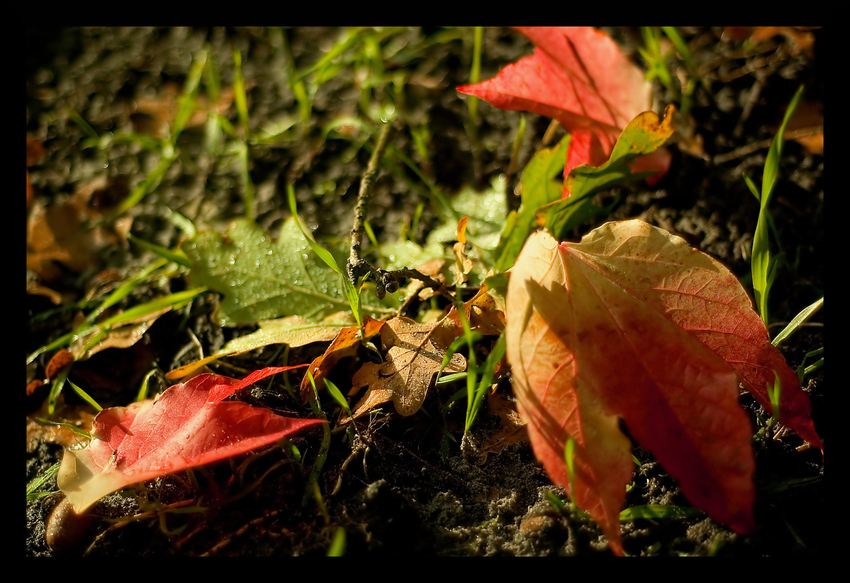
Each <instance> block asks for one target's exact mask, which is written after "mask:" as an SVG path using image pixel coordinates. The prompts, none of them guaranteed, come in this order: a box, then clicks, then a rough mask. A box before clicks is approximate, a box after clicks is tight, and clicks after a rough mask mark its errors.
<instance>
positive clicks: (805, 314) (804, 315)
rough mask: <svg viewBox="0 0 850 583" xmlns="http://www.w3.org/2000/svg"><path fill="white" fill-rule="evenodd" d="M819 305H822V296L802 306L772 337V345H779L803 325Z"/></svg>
mask: <svg viewBox="0 0 850 583" xmlns="http://www.w3.org/2000/svg"><path fill="white" fill-rule="evenodd" d="M821 306H823V298H821V299H819V300H817V301H816V302H814V303H812V304H811V305H809V306H808V307H806V308H803V309H802V310H801V311H800V313H799V314H797V315H796V316H794V318H793V319H792V320H791V321H790V322H788V325H787V326H785V328H783V329H782V332H780V333H779V334H777V335H776V338H774V339H773V342H771V344H773V345H774V346H779V345H780V344H781V343H782V342H784V341H785V339H786V338H788V337H789V336H791V334H793V333H794V332H796V331H797V329H798V328H799V327H800V326H802V325H803V323H804V322H805V321H806V320H808V319H809V318H810V317H811V316H812V315H814V314H815V312H817V311H818V310H819V309H820V308H821Z"/></svg>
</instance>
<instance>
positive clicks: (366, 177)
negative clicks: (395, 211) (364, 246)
mask: <svg viewBox="0 0 850 583" xmlns="http://www.w3.org/2000/svg"><path fill="white" fill-rule="evenodd" d="M389 133H390V124H389V123H385V124H384V126H383V127H382V128H381V133H380V134H379V135H378V142H377V143H376V144H375V149H374V150H372V157H371V158H369V165H368V166H366V172H364V173H363V178H361V180H360V190H359V191H358V193H357V206H355V207H354V224H353V225H352V227H351V251H350V252H349V255H348V265H347V271H348V279H349V280H351V285H353V286H356V285H357V280H358V279H360V276H362V275H366V274H371V272H372V271H374V270H373V269H372V266H370V265H369V264H368V263H367V262H366V261H365V260H363V259H361V258H360V239H361V237H362V236H363V221H364V219H365V218H366V211H367V210H368V208H369V195H370V192H369V191H370V189H371V188H372V181H373V180H374V178H375V174H377V172H378V161H379V160H380V159H381V153H382V152H383V150H384V146H385V145H386V143H387V135H388V134H389ZM370 279H371V277H370Z"/></svg>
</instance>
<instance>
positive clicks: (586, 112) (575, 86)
mask: <svg viewBox="0 0 850 583" xmlns="http://www.w3.org/2000/svg"><path fill="white" fill-rule="evenodd" d="M515 29H516V30H517V31H519V32H520V33H522V34H523V35H525V36H526V37H528V39H529V40H531V41H532V42H533V43H534V44H535V45H536V47H535V49H534V53H533V54H532V55H530V56H527V57H523V58H522V59H520V60H519V61H517V62H516V63H513V64H511V65H508V66H507V67H505V68H504V69H502V70H501V71H499V73H498V74H497V75H496V76H495V77H493V78H492V79H490V80H488V81H483V82H481V83H476V84H474V85H464V86H461V87H458V88H457V90H458V91H460V92H461V93H466V94H469V95H474V96H476V97H480V98H481V99H484V100H485V101H487V102H489V103H490V104H492V105H494V106H496V107H498V108H500V109H507V110H522V111H531V112H534V113H539V114H541V115H545V116H547V117H551V118H554V119H556V120H558V121H559V122H560V124H561V125H562V126H563V127H564V129H565V130H567V131H568V132H571V134H572V137H571V139H570V147H569V150H568V151H567V162H566V166H565V169H564V176H565V177H566V176H567V175H568V174H569V172H570V170H572V169H573V168H575V167H577V166H581V165H582V164H590V165H592V166H600V165H602V164H604V163H605V162H607V161H608V156H609V155H610V154H611V150H612V149H613V147H614V144H615V143H616V142H617V137H618V136H619V135H620V132H621V131H622V130H623V128H625V127H626V125H627V124H628V123H629V121H631V120H632V119H634V118H635V117H636V116H637V115H638V114H640V113H642V112H644V111H647V110H649V109H651V106H652V98H651V86H650V84H649V83H648V82H647V81H646V80H645V79H644V75H643V72H642V71H641V70H640V69H639V68H638V67H637V66H635V65H634V64H633V63H632V62H631V61H629V60H628V59H627V58H626V57H625V56H624V55H623V54H622V52H620V49H619V47H617V45H616V43H615V42H614V41H613V40H612V39H611V38H610V37H608V36H607V35H606V34H605V33H604V32H602V31H599V30H596V29H594V28H593V27H515ZM670 159H671V156H670V153H669V152H668V151H667V150H665V149H661V150H658V151H656V152H655V153H653V154H651V155H650V156H646V157H642V158H638V159H637V160H636V161H635V162H634V163H633V165H632V171H633V172H647V171H651V170H655V171H657V172H658V173H657V174H656V175H654V176H652V177H651V180H650V182H651V183H654V182H656V181H658V180H660V179H661V177H662V176H663V175H664V174H665V173H666V172H667V169H668V168H669V166H670ZM566 195H568V192H567V191H566V190H565V196H566Z"/></svg>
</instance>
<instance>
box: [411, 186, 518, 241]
mask: <svg viewBox="0 0 850 583" xmlns="http://www.w3.org/2000/svg"><path fill="white" fill-rule="evenodd" d="M506 188H507V184H506V182H505V181H504V180H500V179H499V178H496V179H494V180H493V183H492V185H491V187H490V188H489V189H486V190H484V191H482V192H478V191H476V190H475V189H473V188H471V187H467V188H465V189H463V190H462V191H460V192H459V193H458V194H457V195H456V196H454V197H453V198H452V199H451V206H452V208H453V209H454V210H455V212H456V213H457V214H458V216H460V217H463V216H468V217H469V222H468V223H467V225H466V236H467V240H468V241H469V242H470V243H472V244H473V245H475V246H476V247H480V248H481V249H486V250H490V249H494V248H495V247H496V245H497V244H498V242H499V233H500V232H501V230H502V227H503V226H504V224H505V215H507V212H508V203H507V196H506ZM441 218H442V221H443V224H442V225H441V226H439V227H437V228H436V229H434V230H433V231H431V233H429V235H428V240H427V242H426V248H429V247H430V246H431V245H432V244H435V243H449V242H452V241H456V240H457V219H456V218H455V217H454V216H453V215H452V214H451V213H449V212H447V211H443V212H442V217H441Z"/></svg>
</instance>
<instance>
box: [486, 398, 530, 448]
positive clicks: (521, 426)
mask: <svg viewBox="0 0 850 583" xmlns="http://www.w3.org/2000/svg"><path fill="white" fill-rule="evenodd" d="M487 408H488V409H489V410H490V413H491V414H492V415H495V416H497V417H499V419H501V421H502V425H501V428H500V429H499V431H498V433H495V434H494V435H492V436H490V438H489V439H488V440H487V441H486V442H485V443H483V444H482V445H481V447H480V448H479V449H478V453H479V454H481V455H482V462H483V460H486V459H487V455H488V454H491V453H493V454H498V453H499V452H500V451H502V450H503V449H504V448H506V447H508V446H509V445H512V444H514V443H517V442H522V441H528V430H527V429H526V422H525V420H524V419H523V418H522V416H521V415H520V414H519V411H517V408H516V403H515V402H513V401H509V400H508V399H506V398H505V396H504V395H503V394H501V393H499V392H497V391H493V392H491V393H489V394H488V395H487Z"/></svg>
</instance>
